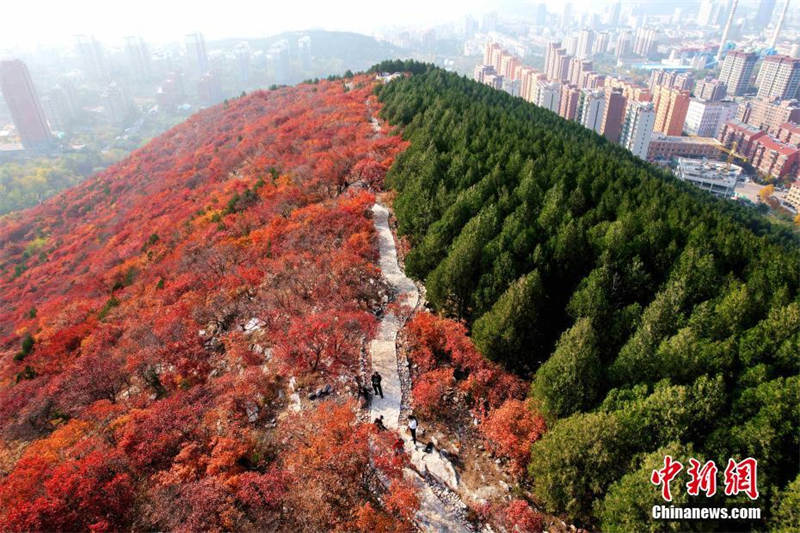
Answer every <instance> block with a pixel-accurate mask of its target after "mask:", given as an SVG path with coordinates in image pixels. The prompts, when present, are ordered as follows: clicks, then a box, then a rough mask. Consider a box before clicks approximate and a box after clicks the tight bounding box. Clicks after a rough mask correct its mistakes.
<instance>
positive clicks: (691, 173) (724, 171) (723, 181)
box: [676, 157, 742, 198]
mask: <svg viewBox="0 0 800 533" xmlns="http://www.w3.org/2000/svg"><path fill="white" fill-rule="evenodd" d="M676 174H677V175H678V178H679V179H681V180H683V181H687V182H689V183H691V184H692V185H694V186H695V187H698V188H700V189H703V190H705V191H708V192H710V193H711V194H715V195H717V196H721V197H723V198H730V197H732V196H733V193H734V189H735V188H736V181H737V180H738V179H739V178H740V176H741V174H742V169H741V167H738V166H736V165H730V166H729V165H727V164H726V163H722V162H719V161H708V160H707V159H689V158H685V157H679V158H678V168H677V170H676Z"/></svg>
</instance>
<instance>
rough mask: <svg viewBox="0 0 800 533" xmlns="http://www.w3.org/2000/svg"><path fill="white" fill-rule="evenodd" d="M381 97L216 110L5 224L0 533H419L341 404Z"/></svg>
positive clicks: (385, 455) (0, 278)
mask: <svg viewBox="0 0 800 533" xmlns="http://www.w3.org/2000/svg"><path fill="white" fill-rule="evenodd" d="M371 84H372V81H371V80H370V79H368V78H366V77H362V78H359V79H357V80H352V85H351V86H352V89H351V90H348V87H347V86H345V84H344V83H343V82H341V81H337V82H322V83H319V84H315V85H302V86H299V87H296V88H287V89H280V90H276V91H270V92H258V93H254V94H252V95H249V96H245V97H242V98H239V99H236V100H233V101H230V102H229V103H226V104H224V105H220V106H216V107H214V108H211V109H208V110H205V111H203V112H201V113H199V114H197V115H195V116H193V117H191V118H190V119H189V120H188V121H187V122H186V123H184V124H181V125H180V126H178V127H176V128H174V129H172V130H170V131H169V132H167V133H165V134H164V135H162V136H161V137H159V138H157V139H156V140H154V141H153V142H151V143H149V144H148V145H147V146H145V147H144V148H142V149H140V150H138V151H136V152H135V153H133V154H132V155H131V156H130V157H129V158H127V159H126V160H124V161H122V162H121V163H119V164H117V165H114V166H113V167H111V168H109V169H108V170H106V171H104V172H102V173H101V174H99V175H97V176H95V177H93V178H91V179H89V180H87V181H86V182H85V183H83V184H82V185H80V186H78V187H77V188H75V189H72V190H70V191H67V192H65V193H63V194H60V195H58V196H56V197H54V198H53V199H51V200H49V201H48V202H46V203H45V204H43V205H41V206H39V207H37V208H35V209H32V210H28V211H24V212H20V213H17V214H14V215H12V216H9V217H5V218H3V219H2V220H1V221H0V437H1V438H0V476H1V477H0V529H2V530H4V531H7V530H27V531H30V530H73V531H74V530H86V529H91V530H95V531H103V530H122V529H129V528H134V529H137V530H179V531H180V530H187V531H192V530H194V531H196V530H199V529H204V530H223V529H224V530H275V529H277V530H289V531H298V530H303V531H320V530H326V529H333V528H341V527H348V528H350V527H352V526H353V524H356V523H357V524H359V526H358V527H359V528H362V527H367V526H366V525H364V524H383V526H384V527H389V528H390V529H398V530H408V529H410V528H411V525H410V524H411V523H410V519H411V517H412V516H413V513H414V509H415V506H416V503H415V496H414V494H413V490H412V489H411V488H410V487H408V486H407V485H406V484H405V482H404V481H403V479H402V467H403V466H404V464H406V457H405V456H404V455H398V454H396V453H394V452H393V450H392V448H391V445H392V439H391V437H390V436H389V435H387V434H378V433H376V432H375V430H374V427H373V426H372V425H371V424H364V423H360V422H359V421H358V420H357V419H356V414H357V411H356V410H355V409H354V406H355V400H354V399H353V398H355V392H356V390H355V378H356V376H358V375H359V367H360V364H361V363H360V358H361V354H362V353H363V352H364V349H365V346H366V345H367V344H368V343H369V340H370V339H371V338H372V336H373V335H374V331H375V326H376V322H377V321H376V318H375V316H374V315H375V313H376V312H377V310H378V309H379V307H380V306H381V305H382V302H383V301H384V300H385V298H386V294H385V292H386V291H385V287H384V284H383V282H382V280H381V277H380V271H379V269H378V268H377V267H376V265H375V261H376V259H377V253H376V247H375V245H374V241H375V235H374V228H373V224H372V220H371V212H370V208H371V206H372V204H373V203H374V197H373V195H372V194H371V193H369V192H367V187H369V186H370V185H371V184H372V185H374V184H375V183H377V182H379V181H380V180H381V179H382V177H383V173H384V172H385V170H386V168H388V166H389V165H390V164H391V161H392V160H393V157H394V155H395V154H396V153H397V152H398V150H400V149H402V148H403V146H404V144H403V143H402V142H401V141H400V139H399V138H398V137H396V136H376V135H375V133H374V131H373V129H372V127H371V126H370V124H369V122H368V112H367V106H366V101H367V99H368V97H369V96H370V92H371V89H372V85H371ZM324 385H330V386H331V389H332V392H331V394H330V395H328V396H327V397H326V398H328V399H320V400H314V401H308V400H306V399H305V397H306V396H307V395H308V392H309V391H313V390H315V389H316V388H319V387H323V386H324ZM293 391H296V392H295V394H294V395H293V396H291V393H292V392H293ZM304 391H305V392H304ZM301 394H302V396H303V397H302V398H300V395H301ZM289 407H291V408H289ZM295 408H297V409H299V410H300V412H299V413H295V412H294V410H295ZM384 485H386V486H387V487H388V488H386V489H381V487H382V486H384ZM331 487H336V488H337V489H336V491H331V490H330V488H331ZM387 502H388V503H387ZM345 524H347V526H345Z"/></svg>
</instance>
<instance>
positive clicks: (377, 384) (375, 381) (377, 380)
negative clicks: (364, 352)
mask: <svg viewBox="0 0 800 533" xmlns="http://www.w3.org/2000/svg"><path fill="white" fill-rule="evenodd" d="M372 388H373V390H374V391H375V396H378V395H380V397H381V398H383V389H382V388H381V375H380V374H378V371H377V370H376V371H375V372H374V373H373V374H372Z"/></svg>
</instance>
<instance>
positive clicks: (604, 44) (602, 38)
mask: <svg viewBox="0 0 800 533" xmlns="http://www.w3.org/2000/svg"><path fill="white" fill-rule="evenodd" d="M609 42H611V35H610V34H609V33H608V32H607V31H601V32H600V33H598V34H597V38H596V39H595V41H594V46H592V54H605V53H606V52H608V44H609Z"/></svg>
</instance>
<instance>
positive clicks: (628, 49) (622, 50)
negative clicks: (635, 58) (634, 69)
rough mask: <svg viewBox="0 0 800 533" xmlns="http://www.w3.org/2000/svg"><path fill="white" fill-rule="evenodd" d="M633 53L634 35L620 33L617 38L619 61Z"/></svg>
mask: <svg viewBox="0 0 800 533" xmlns="http://www.w3.org/2000/svg"><path fill="white" fill-rule="evenodd" d="M632 52H633V35H631V32H629V31H623V32H620V34H619V36H618V37H617V46H616V55H617V60H620V59H622V58H624V57H628V56H629V55H630V54H631V53H632Z"/></svg>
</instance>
